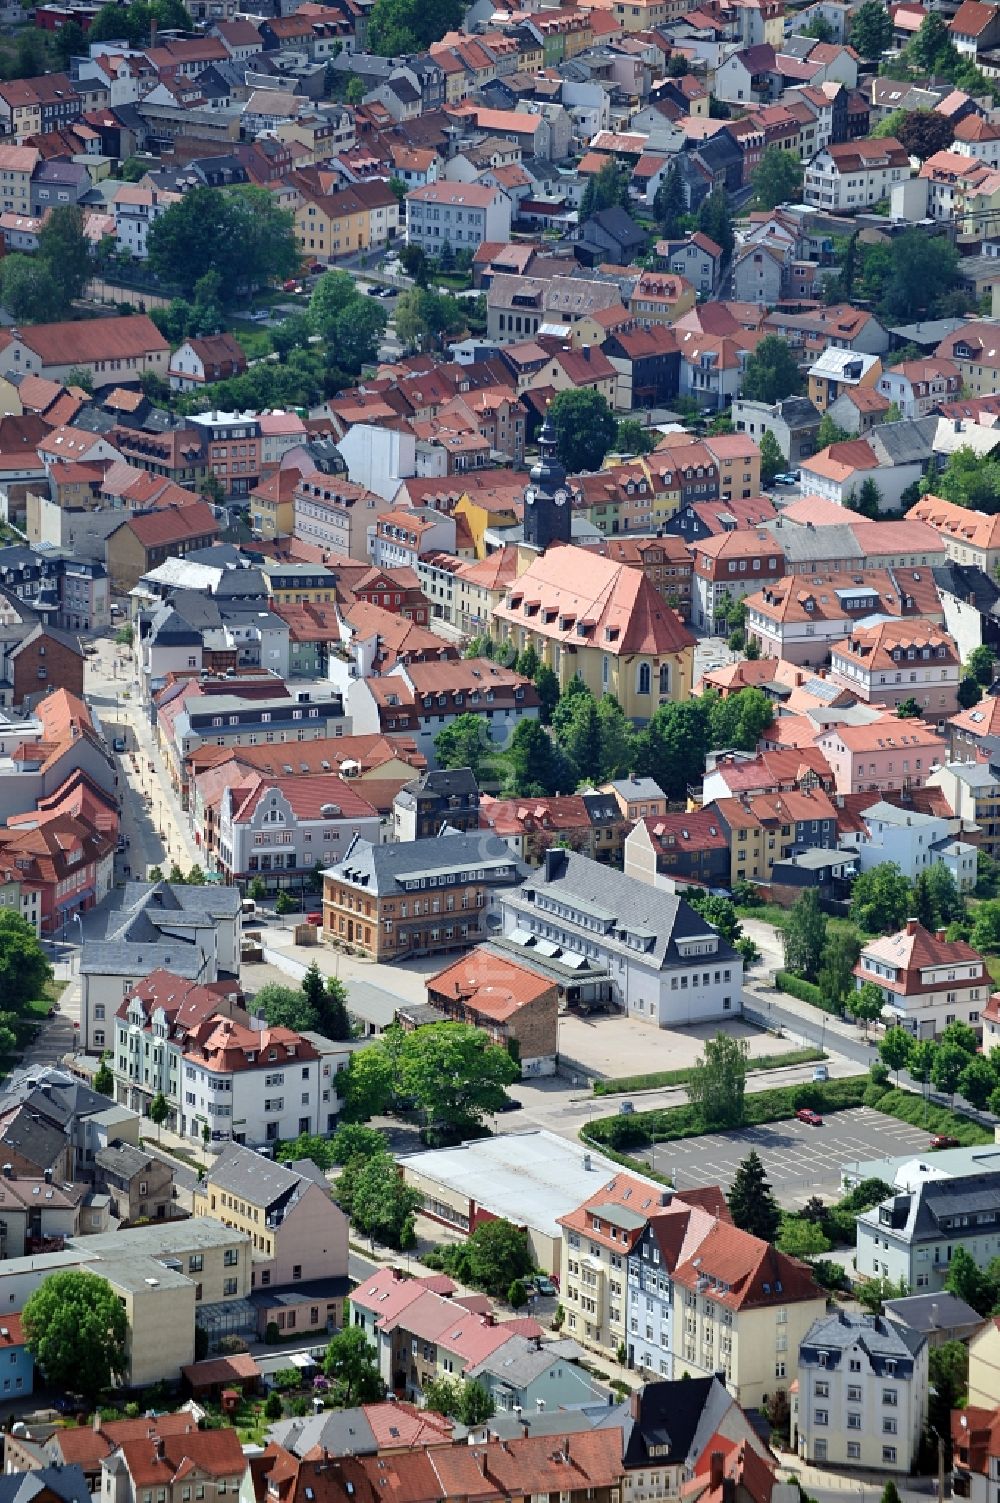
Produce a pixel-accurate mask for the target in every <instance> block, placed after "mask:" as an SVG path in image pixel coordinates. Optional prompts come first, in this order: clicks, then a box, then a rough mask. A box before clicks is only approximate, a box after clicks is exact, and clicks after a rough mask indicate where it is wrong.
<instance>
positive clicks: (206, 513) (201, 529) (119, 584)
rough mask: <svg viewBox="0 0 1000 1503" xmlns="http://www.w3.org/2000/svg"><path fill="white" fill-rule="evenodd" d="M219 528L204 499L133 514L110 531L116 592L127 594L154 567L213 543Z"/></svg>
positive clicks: (110, 565)
mask: <svg viewBox="0 0 1000 1503" xmlns="http://www.w3.org/2000/svg"><path fill="white" fill-rule="evenodd" d="M219 532H220V527H219V524H218V522H217V521H216V520H215V517H214V516H213V515H212V509H211V507H210V506H209V505H208V504H207V502H204V501H197V502H193V503H192V504H191V505H190V506H164V507H161V508H160V509H159V510H158V511H151V512H145V513H142V514H140V515H138V516H134V517H129V518H128V520H127V521H125V522H122V524H121V526H120V527H116V528H115V530H114V532H112V533H110V534H109V535H108V541H107V566H108V574H109V576H110V579H111V589H112V591H113V592H114V593H115V594H116V595H124V594H127V593H128V591H129V590H131V589H134V587H135V586H136V585H137V584H138V583H139V580H140V579H141V578H142V576H143V575H144V574H148V573H149V571H150V570H151V569H155V568H157V566H158V565H160V564H162V563H165V562H166V560H167V559H168V558H178V557H183V556H184V554H185V553H193V552H195V551H196V550H197V549H198V548H207V547H209V546H210V544H212V543H214V542H215V541H216V539H217V538H218V536H219Z"/></svg>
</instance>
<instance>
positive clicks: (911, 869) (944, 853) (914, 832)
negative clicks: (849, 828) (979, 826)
mask: <svg viewBox="0 0 1000 1503" xmlns="http://www.w3.org/2000/svg"><path fill="white" fill-rule="evenodd" d="M861 818H862V819H863V820H864V822H865V824H866V826H867V827H868V834H867V837H866V836H865V835H863V834H856V835H848V836H847V838H846V840H845V841H844V844H845V845H854V846H855V848H856V850H857V853H858V862H859V865H860V867H861V870H862V871H865V872H866V871H871V869H872V868H873V867H875V866H881V865H882V863H883V862H884V861H894V862H895V863H896V865H897V866H898V867H899V869H900V871H901V872H902V873H903V875H904V877H908V878H909V880H910V881H911V882H912V881H914V880H915V879H916V878H917V877H918V876H919V875H920V873H921V872H926V871H929V870H930V868H931V867H932V866H933V865H934V864H935V863H936V862H938V861H943V862H944V863H945V865H946V866H947V867H948V870H949V871H950V872H951V874H952V876H953V877H954V879H955V886H956V887H957V888H958V890H959V892H971V891H972V889H973V888H974V887H975V885H976V870H977V865H978V856H977V853H976V847H975V846H974V845H969V843H968V842H967V841H963V840H958V839H956V838H955V837H956V835H957V834H958V833H959V832H960V831H961V827H962V821H961V820H960V819H955V818H947V819H946V818H945V817H944V816H943V815H939V814H923V813H921V811H920V810H918V809H900V808H897V806H896V805H895V804H887V803H884V802H882V801H881V800H879V801H878V802H877V803H875V804H873V805H872V807H871V808H870V809H862V810H861Z"/></svg>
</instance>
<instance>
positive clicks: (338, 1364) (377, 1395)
mask: <svg viewBox="0 0 1000 1503" xmlns="http://www.w3.org/2000/svg"><path fill="white" fill-rule="evenodd" d="M323 1371H324V1372H325V1373H326V1376H327V1377H328V1378H329V1379H330V1381H331V1383H332V1384H333V1387H334V1394H335V1396H336V1399H337V1402H338V1404H340V1405H342V1407H343V1408H345V1409H350V1408H352V1407H353V1406H354V1405H355V1404H377V1403H379V1402H380V1401H381V1400H382V1399H383V1398H384V1397H385V1384H384V1383H383V1382H382V1377H381V1374H380V1373H379V1370H378V1362H377V1359H376V1356H375V1353H374V1352H373V1350H372V1348H371V1347H370V1346H369V1345H368V1339H367V1337H366V1336H365V1333H364V1331H363V1330H362V1329H361V1327H360V1326H345V1327H344V1329H343V1330H342V1331H338V1332H337V1334H336V1335H335V1336H331V1337H330V1341H329V1344H328V1346H327V1349H326V1355H325V1356H324V1358H323Z"/></svg>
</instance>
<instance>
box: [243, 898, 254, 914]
mask: <svg viewBox="0 0 1000 1503" xmlns="http://www.w3.org/2000/svg"><path fill="white" fill-rule="evenodd" d="M240 907H241V908H242V910H243V917H244V918H256V917H257V904H256V903H255V902H254V900H253V898H244V899H243V902H242V903H241V904H240Z"/></svg>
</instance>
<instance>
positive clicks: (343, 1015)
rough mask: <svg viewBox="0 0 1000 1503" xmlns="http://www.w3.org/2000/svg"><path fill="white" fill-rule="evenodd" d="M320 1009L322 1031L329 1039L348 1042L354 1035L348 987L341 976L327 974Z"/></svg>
mask: <svg viewBox="0 0 1000 1503" xmlns="http://www.w3.org/2000/svg"><path fill="white" fill-rule="evenodd" d="M318 1011H319V1023H320V1031H321V1032H322V1033H324V1034H325V1035H326V1037H327V1038H328V1039H336V1040H337V1042H338V1043H346V1042H347V1041H348V1039H351V1038H353V1037H354V1029H353V1027H352V1026H351V1014H350V1012H349V1011H348V1007H347V987H346V986H345V985H344V983H343V982H342V981H341V980H340V978H339V977H337V976H327V978H326V988H325V990H324V992H323V995H322V998H321V1000H320V1003H319V1009H318Z"/></svg>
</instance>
